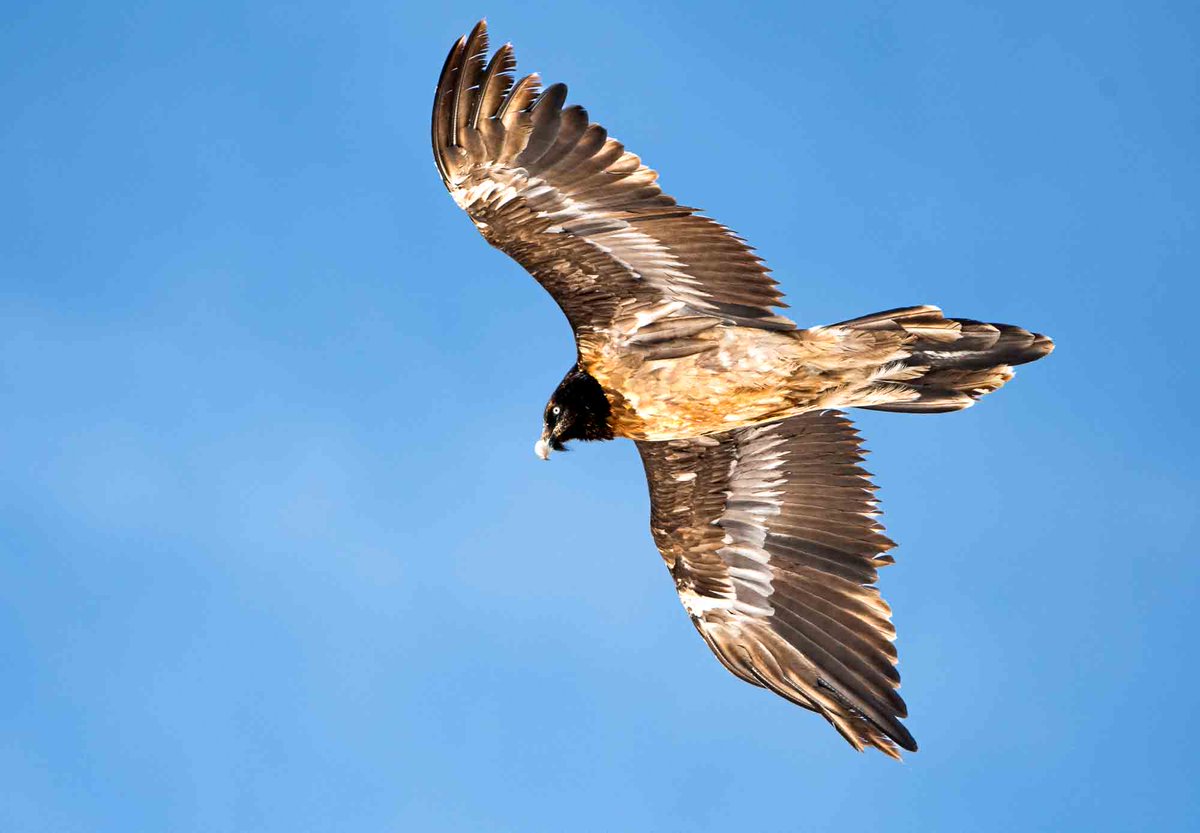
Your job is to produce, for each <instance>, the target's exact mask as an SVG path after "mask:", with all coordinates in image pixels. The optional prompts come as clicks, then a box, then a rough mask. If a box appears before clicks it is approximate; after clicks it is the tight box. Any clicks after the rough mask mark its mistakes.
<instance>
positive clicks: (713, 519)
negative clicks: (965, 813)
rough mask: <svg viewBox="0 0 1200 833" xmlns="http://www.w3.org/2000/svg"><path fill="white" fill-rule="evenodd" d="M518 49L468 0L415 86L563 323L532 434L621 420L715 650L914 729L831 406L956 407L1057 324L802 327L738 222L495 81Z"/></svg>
mask: <svg viewBox="0 0 1200 833" xmlns="http://www.w3.org/2000/svg"><path fill="white" fill-rule="evenodd" d="M515 69H516V60H515V59H514V57H513V49H512V46H511V44H505V45H503V46H501V47H500V48H499V49H498V50H497V51H496V52H495V54H493V55H492V56H491V58H490V60H489V59H488V35H487V25H486V23H485V22H484V21H480V22H479V23H478V24H477V25H476V26H475V28H474V29H473V30H472V31H471V32H470V34H468V35H466V36H464V37H462V38H459V40H458V41H457V42H456V43H455V44H454V46H453V47H452V48H451V50H450V54H449V56H448V57H447V58H446V63H445V66H444V67H443V69H442V73H441V77H440V79H439V80H438V84H437V92H436V94H435V97H434V103H433V127H432V134H433V153H434V158H435V160H436V162H437V168H438V171H439V172H440V173H441V176H442V180H443V181H444V182H445V184H446V188H447V189H448V190H449V191H450V195H451V196H452V197H453V198H454V201H455V202H456V203H457V204H458V206H459V207H460V208H462V209H463V210H464V211H466V212H467V214H468V216H470V218H471V221H472V222H473V223H474V224H475V227H476V228H477V229H479V232H480V233H481V234H482V235H483V237H484V239H486V240H487V241H488V242H489V243H491V244H492V245H493V246H495V247H496V248H498V249H500V250H501V251H503V252H505V253H506V254H508V255H509V256H511V257H512V258H513V259H515V260H516V261H517V262H518V263H520V264H521V265H522V266H524V267H525V269H527V270H528V271H529V272H530V274H532V275H533V277H534V278H535V279H536V280H537V281H538V283H540V284H541V285H542V286H543V287H545V289H546V290H547V291H548V292H549V293H550V294H551V295H552V296H553V298H554V300H555V301H556V302H557V303H558V305H559V307H561V308H562V311H563V313H565V314H566V316H567V319H568V321H569V322H570V324H571V327H572V329H573V330H574V334H575V344H576V349H577V352H576V356H575V362H574V364H572V366H571V368H570V370H569V371H568V372H567V374H566V376H565V377H564V378H563V380H562V382H561V383H560V384H559V385H558V388H557V389H556V390H555V391H554V393H553V394H552V395H551V397H550V401H549V402H548V403H547V404H546V408H545V411H544V414H543V430H542V435H541V438H540V439H539V440H538V441H537V445H536V447H535V450H536V452H537V454H538V456H540V457H541V458H543V459H548V458H549V456H550V453H551V451H554V450H562V449H563V444H564V443H566V442H567V441H569V440H611V439H613V438H614V437H627V438H629V439H632V440H634V442H635V443H636V444H637V448H638V451H639V453H640V454H641V458H642V462H643V464H644V466H645V471H646V479H647V481H648V482H649V486H650V529H651V532H652V534H653V537H654V543H655V544H656V545H657V547H658V549H659V552H660V553H661V554H662V557H663V560H664V561H665V562H666V564H667V568H668V570H669V571H670V573H671V577H672V578H673V579H674V581H675V587H676V589H677V590H678V592H679V598H680V599H681V600H682V602H683V606H684V608H685V609H686V611H687V613H688V615H689V616H690V617H691V620H692V623H693V624H694V625H695V627H696V630H698V631H699V632H700V636H701V637H703V639H704V641H705V642H706V643H707V644H708V647H709V648H711V649H712V651H713V653H714V654H716V656H717V658H718V659H719V660H720V661H721V662H722V663H723V664H724V665H725V667H726V668H728V669H729V670H730V671H732V672H733V673H734V674H735V675H737V676H738V677H740V678H741V679H743V680H745V681H746V682H749V683H753V684H754V685H757V686H762V687H764V688H767V689H769V690H771V691H773V692H775V693H776V694H778V695H780V696H782V697H784V698H786V699H788V700H789V701H791V702H793V703H795V704H796V705H799V706H803V707H804V708H806V709H810V710H812V711H815V712H817V713H818V714H820V715H821V716H822V717H824V718H825V719H826V720H828V721H829V722H830V723H831V724H833V726H834V728H836V729H837V731H838V732H840V733H841V735H842V736H843V737H844V738H845V739H846V740H847V741H849V742H850V744H851V745H852V746H854V747H855V748H856V749H858V750H860V751H861V750H863V749H864V748H866V747H868V746H871V747H875V748H876V749H879V750H880V751H882V752H883V753H885V754H887V755H889V756H891V757H894V758H899V757H900V753H899V749H898V748H897V747H899V748H902V749H906V750H911V751H915V750H916V748H917V744H916V741H915V740H914V739H913V736H912V735H911V734H910V733H909V731H908V730H907V729H906V728H905V727H904V725H903V724H902V723H901V722H900V719H901V718H904V717H907V713H908V712H907V708H906V706H905V704H904V701H903V700H902V699H901V697H900V695H899V694H898V693H897V691H896V689H897V688H898V687H899V685H900V676H899V674H898V673H897V671H896V650H895V647H894V645H893V642H894V640H895V634H896V632H895V629H894V628H893V626H892V623H891V609H890V608H889V607H888V605H887V603H886V602H884V601H883V599H882V598H881V597H880V595H879V591H878V589H877V588H876V586H875V582H876V577H877V570H878V568H879V567H881V566H884V565H887V564H891V563H892V561H893V559H892V558H891V556H889V555H888V554H887V552H888V550H890V549H892V547H893V546H894V544H893V543H892V542H891V541H890V540H888V538H886V537H885V536H884V534H883V529H882V527H881V526H880V524H879V523H878V522H877V520H876V518H877V514H878V513H877V504H876V501H875V499H874V486H873V485H872V484H871V482H870V480H869V479H868V475H867V474H866V472H865V471H864V470H863V469H862V468H860V466H859V463H860V462H861V460H862V459H863V452H862V449H861V447H860V444H859V437H858V433H857V432H856V431H855V429H854V427H853V425H852V424H851V422H850V420H849V419H848V418H847V417H846V416H845V415H844V414H843V413H842V410H843V409H846V408H870V409H874V410H879V411H898V412H903V413H921V414H929V413H939V412H945V411H957V410H960V409H962V408H966V407H968V406H970V405H972V404H974V402H975V401H976V400H977V399H979V398H980V397H981V396H983V395H984V394H987V393H991V392H992V391H994V390H996V389H997V388H999V387H1000V386H1001V385H1003V384H1004V383H1005V382H1007V381H1008V380H1010V379H1011V378H1012V376H1013V370H1012V368H1013V365H1019V364H1025V363H1026V362H1031V361H1034V360H1036V359H1040V358H1041V357H1043V356H1045V355H1047V354H1048V353H1050V351H1051V350H1052V349H1053V347H1054V345H1053V342H1051V340H1050V339H1049V338H1047V337H1046V336H1043V335H1038V334H1036V333H1031V332H1029V331H1028V330H1025V329H1022V328H1020V327H1012V326H1008V325H1006V324H986V323H982V322H980V321H974V320H970V319H965V318H947V317H945V316H944V315H942V312H941V310H940V309H938V308H937V307H934V306H915V307H906V308H903V309H893V310H887V311H886V312H877V313H874V314H872V315H864V316H862V317H860V318H852V319H850V320H848V321H842V322H840V323H837V324H832V325H828V326H822V327H811V328H809V329H799V328H798V327H797V326H796V325H795V324H794V323H793V322H792V321H791V320H790V319H788V318H786V317H784V316H783V315H781V314H780V313H779V312H777V311H776V310H777V308H780V307H783V306H784V304H783V303H782V302H781V301H782V294H781V293H780V291H779V290H778V289H777V288H776V283H775V281H774V280H772V279H771V277H770V275H769V274H768V271H767V269H766V267H765V266H764V265H763V263H762V261H761V260H760V259H759V258H758V257H756V256H755V255H754V254H753V252H752V250H751V249H750V247H749V246H747V245H746V243H745V242H744V241H743V240H742V239H741V238H739V237H737V236H736V235H734V234H733V233H732V232H731V231H730V230H729V229H727V228H725V227H724V226H722V225H720V224H719V223H717V222H715V221H713V220H711V219H709V218H707V217H703V216H701V215H700V214H699V213H697V209H694V208H688V207H686V206H683V205H679V204H678V203H676V202H675V200H674V199H672V198H671V197H669V196H667V194H665V193H663V190H662V188H661V187H660V186H659V185H658V184H657V179H658V174H656V173H655V172H654V171H653V170H651V169H650V168H648V167H647V166H646V165H644V164H643V163H642V161H641V159H640V158H639V157H638V156H636V155H634V154H633V153H631V152H629V151H627V150H626V149H625V147H624V146H623V145H622V144H621V143H620V142H618V141H617V140H615V139H613V138H612V137H610V136H609V135H608V132H607V131H606V130H605V129H604V128H603V127H601V126H600V125H598V124H595V123H593V122H591V121H590V120H589V119H588V114H587V111H585V110H584V109H583V108H582V107H579V106H569V107H568V106H565V102H566V97H567V88H566V87H565V86H563V85H562V84H554V85H553V86H550V87H547V88H545V90H541V89H540V84H539V78H538V76H537V75H536V74H534V75H526V76H524V77H523V78H520V79H519V80H516V81H514V74H513V72H514V70H515Z"/></svg>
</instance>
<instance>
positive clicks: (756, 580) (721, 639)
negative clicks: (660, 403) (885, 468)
mask: <svg viewBox="0 0 1200 833" xmlns="http://www.w3.org/2000/svg"><path fill="white" fill-rule="evenodd" d="M637 445H638V450H639V451H640V452H641V455H642V462H643V464H644V465H645V467H646V479H647V480H648V481H649V484H650V512H651V516H650V527H651V530H652V532H653V533H654V541H655V543H656V544H657V545H658V548H659V550H660V551H661V552H662V556H663V559H664V560H665V561H666V562H667V566H668V567H669V568H670V570H671V575H672V576H673V577H674V579H675V586H676V589H677V590H678V591H679V597H680V599H681V600H682V601H683V605H684V607H685V608H686V609H687V612H688V613H689V614H690V615H691V617H692V622H693V623H694V624H695V625H696V628H697V630H699V631H700V635H701V636H703V637H704V640H705V642H707V643H708V646H709V647H710V648H712V650H713V653H715V654H716V655H717V658H718V659H720V660H721V662H723V663H724V664H725V666H726V667H727V668H728V669H729V670H730V671H732V672H733V673H734V674H736V675H737V676H739V677H741V678H742V679H744V680H746V681H747V682H751V683H754V684H755V685H761V686H765V687H766V688H769V689H770V690H771V691H774V692H775V693H776V694H779V695H781V696H783V697H786V698H787V699H788V700H790V701H792V702H793V703H796V704H798V705H801V706H804V707H805V708H808V709H812V710H814V711H817V712H819V713H820V714H822V715H824V717H825V718H826V719H828V720H829V722H830V723H832V724H833V725H834V726H835V727H836V728H837V730H838V731H839V732H841V733H842V735H843V736H844V737H845V738H846V740H848V741H849V742H850V743H851V744H852V745H853V746H854V747H856V748H857V749H860V750H861V749H863V748H864V747H865V746H875V747H877V748H879V749H880V750H882V751H883V752H885V753H886V754H888V755H891V756H892V757H897V758H898V757H899V752H898V751H897V749H896V745H899V746H900V747H902V748H904V749H908V750H916V748H917V745H916V741H914V740H913V737H912V735H910V734H909V733H908V730H907V729H905V728H904V726H903V725H902V724H901V723H900V721H899V718H902V717H905V716H907V713H908V711H907V708H906V707H905V705H904V701H903V700H902V699H900V695H899V694H898V693H897V691H896V689H897V688H898V687H899V685H900V675H899V674H898V673H897V671H896V667H895V665H896V650H895V647H894V646H893V644H892V640H893V639H894V638H895V633H896V632H895V629H894V628H893V627H892V623H891V618H890V617H891V609H890V608H889V607H888V606H887V604H886V603H885V602H884V601H883V600H882V599H881V598H880V596H879V591H878V590H877V589H876V588H875V580H876V570H877V569H878V568H879V567H881V566H883V565H885V564H890V563H892V559H891V557H890V556H887V555H885V553H886V552H887V551H888V550H889V549H891V548H892V546H893V544H892V542H891V541H889V540H888V539H887V538H886V537H885V536H884V535H883V533H882V527H881V526H880V525H879V524H878V523H876V522H875V520H874V518H875V507H876V503H875V500H874V496H873V495H874V486H873V485H872V484H871V482H870V480H868V475H867V473H866V472H865V471H863V469H862V468H860V467H859V465H858V463H859V462H860V461H861V460H862V450H861V448H860V444H859V439H858V432H857V431H855V429H854V426H853V425H852V424H851V423H850V420H848V419H847V418H846V417H845V416H844V415H842V414H840V413H838V412H837V411H817V412H812V413H806V414H801V415H800V416H796V417H792V418H789V419H786V420H782V421H780V422H775V423H770V424H768V425H763V426H758V427H754V428H742V429H738V430H735V431H729V432H727V433H724V434H718V435H714V436H709V437H697V438H694V439H688V440H671V441H668V442H639V443H638V444H637Z"/></svg>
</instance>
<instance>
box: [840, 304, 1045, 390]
mask: <svg viewBox="0 0 1200 833" xmlns="http://www.w3.org/2000/svg"><path fill="white" fill-rule="evenodd" d="M837 326H839V327H845V328H848V329H852V330H857V331H865V332H873V333H878V334H880V335H881V336H883V335H885V334H887V333H895V334H896V335H897V336H899V337H900V338H901V339H903V341H902V342H901V343H902V345H903V349H904V351H905V352H906V353H907V354H908V355H907V357H906V358H904V359H903V360H902V361H901V368H900V374H898V375H892V379H893V381H891V382H889V384H890V385H891V386H892V387H893V388H894V389H895V391H896V394H897V397H896V401H893V402H887V403H882V404H872V405H867V406H865V407H868V408H870V409H872V410H877V411H899V412H904V413H924V414H928V413H943V412H946V411H957V410H961V409H962V408H966V407H969V406H971V405H973V404H975V401H976V400H977V399H979V397H981V396H983V395H984V394H988V393H991V392H992V391H994V390H996V389H998V388H1000V387H1001V386H1003V385H1004V383H1005V382H1007V381H1008V380H1009V379H1011V378H1012V377H1013V366H1014V365H1019V364H1026V363H1028V362H1032V361H1037V360H1038V359H1040V358H1042V357H1043V356H1046V355H1049V354H1050V353H1051V352H1052V351H1053V350H1054V342H1053V341H1051V340H1050V339H1049V338H1047V337H1046V336H1044V335H1041V334H1039V333H1031V332H1030V331H1029V330H1026V329H1023V328H1021V327H1013V326H1010V325H1008V324H988V323H984V322H982V321H974V320H971V319H969V318H946V317H944V316H943V315H942V311H941V310H940V309H938V308H937V307H932V306H922V307H905V308H901V309H894V310H888V311H886V312H879V313H875V314H874V315H867V316H863V317H862V318H855V319H853V320H850V321H844V322H842V323H841V324H839V325H837ZM889 375H890V374H889ZM905 377H907V378H905ZM900 378H903V381H895V380H897V379H900Z"/></svg>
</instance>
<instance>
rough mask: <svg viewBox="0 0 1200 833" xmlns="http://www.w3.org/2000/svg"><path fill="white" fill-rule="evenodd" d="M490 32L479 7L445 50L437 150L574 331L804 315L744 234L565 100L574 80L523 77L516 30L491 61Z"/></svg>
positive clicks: (483, 219)
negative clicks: (693, 202)
mask: <svg viewBox="0 0 1200 833" xmlns="http://www.w3.org/2000/svg"><path fill="white" fill-rule="evenodd" d="M487 44H488V39H487V26H486V24H485V23H484V22H483V21H480V22H479V23H478V24H477V25H476V26H475V28H474V29H473V30H472V32H471V34H470V35H469V36H467V37H465V38H460V39H459V40H458V42H457V43H456V44H455V45H454V48H453V49H451V50H450V54H449V56H448V57H447V58H446V64H445V67H444V68H443V69H442V75H441V78H440V80H439V81H438V86H437V93H436V96H435V98H434V104H433V152H434V157H435V159H436V160H437V166H438V170H439V171H440V172H441V175H442V179H443V180H444V181H445V183H446V187H447V188H448V189H449V191H450V193H451V195H452V196H453V197H454V200H455V202H457V203H458V205H459V206H460V207H461V208H463V209H464V210H465V211H466V212H467V213H468V214H469V215H470V216H471V219H472V220H473V221H474V222H475V225H476V227H478V229H479V231H480V232H481V233H482V234H483V236H484V237H485V238H486V239H487V241H488V242H489V243H491V244H492V245H493V246H496V247H497V248H499V249H501V250H502V251H504V252H506V253H507V254H509V255H510V256H512V257H513V258H514V259H515V260H517V262H519V263H520V264H521V265H522V266H524V267H525V268H526V269H527V270H529V272H530V273H531V274H532V275H533V276H534V277H535V278H536V279H537V280H538V282H539V283H541V284H542V286H543V287H545V288H546V290H547V291H548V292H549V293H550V294H551V295H552V296H554V300H555V301H557V302H558V305H559V306H560V307H561V308H562V310H563V312H564V313H565V314H566V316H567V318H568V320H569V321H570V323H571V326H572V328H573V329H574V330H575V336H576V340H577V341H580V340H585V339H587V338H588V337H589V336H592V337H598V338H600V339H604V338H606V337H608V335H609V334H610V332H611V331H612V330H613V328H614V326H616V327H620V326H621V322H622V321H627V322H632V323H633V324H634V328H636V326H637V325H638V323H639V322H644V321H647V320H657V319H658V318H662V317H664V316H670V317H680V318H692V317H695V316H710V317H713V318H718V319H724V320H728V321H731V322H736V323H737V324H741V325H744V326H753V327H762V328H767V329H792V328H794V326H795V325H794V324H792V322H791V321H789V320H788V319H786V318H784V317H782V316H779V315H777V314H776V313H775V312H774V311H773V310H772V307H775V306H783V304H782V303H781V302H780V299H781V297H782V294H781V293H780V292H779V290H778V289H776V287H775V282H774V281H773V280H772V279H771V278H770V276H769V275H768V273H767V269H766V267H764V266H763V265H762V262H761V261H760V260H759V259H758V258H757V257H755V255H754V254H753V253H752V252H751V250H750V248H749V247H748V246H747V245H746V244H745V243H744V242H743V241H742V240H741V239H739V238H738V237H736V236H735V235H734V234H733V233H732V232H730V231H729V230H728V229H726V228H725V227H724V226H722V225H720V224H718V223H716V222H714V221H713V220H710V219H708V218H706V217H701V216H699V215H698V214H697V213H696V209H694V208H688V207H686V206H682V205H677V204H676V203H675V200H673V199H672V198H671V197H669V196H667V195H666V194H664V193H663V192H662V189H661V188H659V186H658V185H657V184H656V183H655V180H656V179H657V178H658V174H656V173H655V172H654V171H652V170H651V169H650V168H647V167H646V166H645V165H643V164H642V163H641V160H640V159H639V158H638V157H637V156H635V155H634V154H632V153H629V152H628V151H626V150H625V148H624V146H623V145H622V144H621V143H620V142H618V141H616V140H615V139H611V138H609V136H608V133H607V131H605V129H604V128H603V127H601V126H600V125H598V124H592V123H589V121H588V115H587V112H586V111H585V110H584V109H583V108H582V107H578V106H575V107H566V108H564V107H563V103H564V101H565V100H566V95H567V88H566V87H565V86H563V85H561V84H555V85H554V86H552V87H549V88H548V89H546V91H545V92H542V93H539V92H538V76H536V75H527V76H525V77H524V78H522V79H520V80H519V81H517V82H516V83H513V80H512V71H513V70H514V69H515V68H516V61H515V59H514V58H513V51H512V47H511V46H510V45H509V44H505V45H504V46H502V47H500V49H498V50H497V51H496V53H495V55H493V56H492V58H491V60H490V61H489V62H488V63H487V64H486V66H485V64H484V58H485V56H486V54H487ZM639 313H640V314H641V315H640V316H639V315H638V314H639ZM625 329H626V330H627V331H628V329H629V328H625Z"/></svg>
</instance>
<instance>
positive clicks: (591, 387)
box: [533, 366, 613, 460]
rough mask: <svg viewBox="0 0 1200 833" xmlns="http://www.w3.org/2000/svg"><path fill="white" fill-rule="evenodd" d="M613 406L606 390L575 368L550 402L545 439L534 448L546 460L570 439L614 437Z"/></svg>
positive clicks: (551, 397)
mask: <svg viewBox="0 0 1200 833" xmlns="http://www.w3.org/2000/svg"><path fill="white" fill-rule="evenodd" d="M609 413H610V408H609V404H608V397H606V396H605V395H604V389H603V388H601V387H600V383H599V382H597V381H596V380H595V379H594V378H593V377H592V376H591V375H590V374H588V373H587V372H586V371H584V370H581V369H580V368H579V367H578V366H576V367H572V368H571V370H570V371H568V373H567V375H566V376H564V377H563V380H562V381H561V382H559V384H558V387H557V388H556V389H555V391H554V393H553V394H552V395H551V396H550V401H549V402H547V403H546V410H545V412H544V413H543V414H542V438H541V439H540V440H538V441H537V445H535V446H534V447H533V450H534V453H536V454H537V456H539V457H541V458H542V459H543V460H549V459H550V452H551V451H566V450H567V449H566V446H565V445H563V443H565V442H567V441H568V440H611V439H612V438H613V433H612V428H610V427H609V425H608V415H609Z"/></svg>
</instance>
